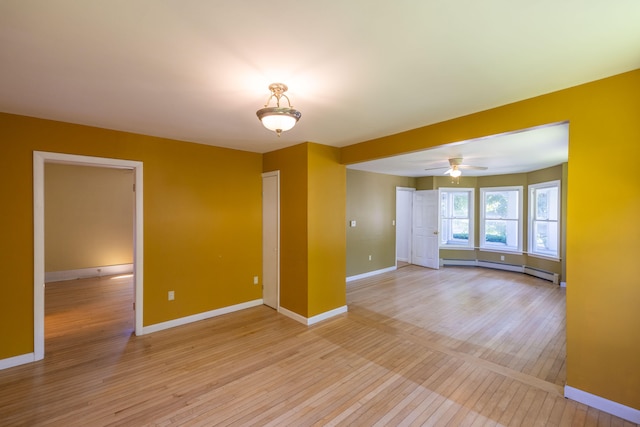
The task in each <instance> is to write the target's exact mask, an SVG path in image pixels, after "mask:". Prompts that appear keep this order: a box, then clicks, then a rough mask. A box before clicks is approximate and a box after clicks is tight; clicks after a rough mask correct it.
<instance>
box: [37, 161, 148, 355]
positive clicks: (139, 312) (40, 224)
mask: <svg viewBox="0 0 640 427" xmlns="http://www.w3.org/2000/svg"><path fill="white" fill-rule="evenodd" d="M45 163H61V164H68V165H79V166H96V167H107V168H119V169H131V170H133V175H134V194H135V195H134V221H133V223H134V232H133V283H134V285H133V288H134V312H135V314H134V318H135V334H136V335H142V334H143V324H142V320H143V239H142V237H143V211H142V200H143V180H142V162H137V161H130V160H120V159H110V158H101V157H88V156H79V155H69V154H60V153H49V152H40V151H35V152H34V154H33V189H34V191H33V194H34V263H33V265H34V327H33V328H34V331H33V332H34V333H33V336H34V353H33V360H34V361H35V360H41V359H43V358H44V345H45V342H44V335H45V334H44V320H45V304H44V303H45V246H44V226H45V219H44V218H45V215H44V213H45V193H44V178H45Z"/></svg>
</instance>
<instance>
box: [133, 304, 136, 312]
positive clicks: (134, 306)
mask: <svg viewBox="0 0 640 427" xmlns="http://www.w3.org/2000/svg"><path fill="white" fill-rule="evenodd" d="M133 311H136V303H135V302H134V303H133Z"/></svg>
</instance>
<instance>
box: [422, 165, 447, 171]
mask: <svg viewBox="0 0 640 427" xmlns="http://www.w3.org/2000/svg"><path fill="white" fill-rule="evenodd" d="M448 167H449V166H440V167H439V168H426V169H425V170H426V171H433V170H438V169H444V168H448Z"/></svg>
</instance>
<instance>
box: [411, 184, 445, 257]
mask: <svg viewBox="0 0 640 427" xmlns="http://www.w3.org/2000/svg"><path fill="white" fill-rule="evenodd" d="M412 232H413V238H412V243H413V250H412V257H411V263H412V264H416V265H421V266H423V267H429V268H435V269H438V268H439V267H440V258H439V251H438V190H421V191H415V192H414V193H413V227H412Z"/></svg>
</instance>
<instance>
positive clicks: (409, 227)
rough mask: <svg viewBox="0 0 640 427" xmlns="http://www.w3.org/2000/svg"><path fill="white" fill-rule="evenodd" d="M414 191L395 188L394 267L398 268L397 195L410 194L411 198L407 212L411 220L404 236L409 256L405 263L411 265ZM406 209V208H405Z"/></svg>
mask: <svg viewBox="0 0 640 427" xmlns="http://www.w3.org/2000/svg"><path fill="white" fill-rule="evenodd" d="M415 191H416V189H415V188H413V187H396V214H395V217H396V222H395V227H396V242H395V243H396V261H395V262H396V267H398V194H399V193H411V197H410V198H409V201H410V205H411V206H409V207H408V212H409V216H410V217H411V219H410V220H409V224H408V226H407V229H408V230H407V231H408V236H405V237H406V239H407V240H408V244H409V256H408V259H407V261H406V262H407V263H409V264H411V252H412V251H413V192H415ZM405 208H406V206H405Z"/></svg>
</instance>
